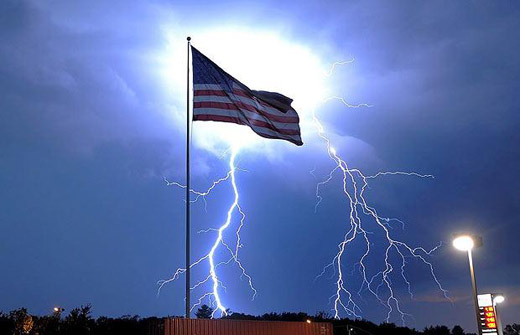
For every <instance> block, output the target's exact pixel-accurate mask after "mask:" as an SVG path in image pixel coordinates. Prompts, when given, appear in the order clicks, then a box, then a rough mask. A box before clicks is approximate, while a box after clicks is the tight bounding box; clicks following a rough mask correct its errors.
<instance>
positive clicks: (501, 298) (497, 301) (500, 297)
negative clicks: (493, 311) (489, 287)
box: [493, 294, 506, 304]
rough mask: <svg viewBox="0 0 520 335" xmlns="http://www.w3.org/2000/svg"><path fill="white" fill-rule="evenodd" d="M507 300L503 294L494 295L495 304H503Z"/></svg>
mask: <svg viewBox="0 0 520 335" xmlns="http://www.w3.org/2000/svg"><path fill="white" fill-rule="evenodd" d="M504 300H506V298H504V296H503V295H502V294H493V302H494V303H495V304H501V303H503V302H504Z"/></svg>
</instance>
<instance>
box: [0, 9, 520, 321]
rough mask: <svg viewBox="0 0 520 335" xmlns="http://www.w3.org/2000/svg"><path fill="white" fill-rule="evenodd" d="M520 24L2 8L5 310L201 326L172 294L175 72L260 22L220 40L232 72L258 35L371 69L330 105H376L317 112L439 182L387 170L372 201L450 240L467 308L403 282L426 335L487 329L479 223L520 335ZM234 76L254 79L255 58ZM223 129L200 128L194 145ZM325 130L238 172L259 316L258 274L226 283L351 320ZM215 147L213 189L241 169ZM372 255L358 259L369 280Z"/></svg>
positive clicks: (198, 177)
mask: <svg viewBox="0 0 520 335" xmlns="http://www.w3.org/2000/svg"><path fill="white" fill-rule="evenodd" d="M519 15H520V5H519V3H518V2H517V1H502V2H485V1H436V2H431V3H430V2H416V1H392V2H383V1H380V2H379V1H329V2H327V5H325V4H324V2H323V1H315V2H314V1H298V2H296V1H295V2H285V3H283V4H280V3H277V2H275V1H272V2H270V1H264V2H247V1H236V2H234V1H226V2H220V1H219V2H204V1H201V2H193V1H176V2H174V1H172V2H168V1H147V2H146V1H134V2H131V4H130V3H128V2H123V1H106V2H97V3H94V4H93V3H91V2H90V1H75V2H69V1H49V2H40V1H11V0H7V1H2V2H1V3H0V40H1V43H0V64H1V65H0V92H1V93H0V97H1V98H0V172H1V173H0V190H1V192H0V203H1V204H2V205H1V210H0V228H1V230H0V232H1V239H0V269H1V275H0V310H3V311H9V310H11V309H14V308H18V307H21V306H25V307H27V308H28V309H29V311H30V312H32V313H36V314H44V313H48V312H49V311H50V310H51V309H52V307H53V306H54V305H61V306H64V307H65V308H66V309H67V310H70V308H72V307H75V306H78V305H80V304H86V303H92V305H93V308H94V313H95V314H96V315H112V316H118V315H122V314H139V315H142V316H148V315H167V314H170V315H171V314H174V315H181V314H182V313H183V300H182V299H183V281H182V279H183V278H181V281H179V282H176V283H172V284H170V285H168V286H166V287H165V288H164V289H163V291H162V292H161V294H160V295H159V296H157V295H156V290H157V285H156V282H157V280H159V279H163V278H167V277H168V276H170V275H171V274H172V272H173V271H174V270H175V269H176V268H177V267H179V266H182V265H183V257H184V254H183V248H184V243H183V240H184V236H183V234H184V229H183V222H184V221H183V220H184V216H183V210H184V207H183V206H184V203H183V192H182V191H181V190H180V189H176V188H172V187H167V186H166V185H165V183H164V181H163V177H167V178H169V179H172V180H179V181H182V178H183V173H184V170H183V164H184V151H183V145H184V142H183V141H184V137H183V136H184V135H185V134H184V133H183V130H182V129H183V127H184V124H183V122H184V120H183V119H182V115H183V114H182V113H183V110H184V109H185V101H184V100H183V99H184V95H185V91H184V89H183V86H182V83H183V80H184V78H185V77H184V76H185V74H184V72H182V71H181V72H176V71H175V70H173V71H172V72H169V71H170V70H168V69H166V68H168V66H171V67H172V68H175V67H178V66H179V67H180V68H181V70H182V69H183V68H182V67H183V66H184V64H185V63H184V62H185V58H184V57H185V55H184V52H185V49H184V48H185V44H184V39H185V36H186V34H187V33H190V34H191V35H192V37H193V39H194V43H195V45H197V46H198V45H199V44H197V36H198V35H200V36H202V35H204V34H207V33H208V32H210V33H211V31H216V30H219V31H220V30H222V31H223V32H222V34H223V35H225V34H226V32H233V31H241V30H242V29H243V30H244V31H246V38H245V39H243V40H241V39H237V40H235V41H234V43H224V42H222V43H221V44H218V41H216V42H215V41H214V42H215V45H217V47H214V48H213V49H210V48H209V47H207V46H204V43H202V41H201V43H200V45H201V47H200V49H201V51H203V52H207V54H208V55H211V56H212V57H215V58H216V59H215V61H217V62H219V61H220V62H221V64H222V62H223V63H226V56H225V55H224V54H223V53H222V52H221V51H222V50H224V49H226V50H227V52H228V54H229V53H230V52H231V53H234V54H235V56H236V57H238V58H240V59H245V60H247V59H249V58H248V57H249V56H251V53H255V50H251V49H250V48H245V47H243V45H244V43H246V42H245V40H246V39H248V40H249V41H248V42H249V43H251V42H255V38H256V37H255V36H256V35H254V34H253V33H251V37H250V38H247V33H248V32H267V33H269V34H275V35H276V36H278V37H279V38H280V39H281V40H283V41H288V42H287V43H290V44H291V45H299V46H302V47H303V48H305V49H306V50H311V51H312V53H313V55H315V57H316V58H317V59H319V60H320V63H321V64H323V65H324V68H325V69H327V68H328V67H329V66H330V64H332V63H333V62H335V61H338V60H344V59H350V58H351V57H353V58H355V62H354V63H353V64H351V65H345V66H341V67H338V68H337V70H336V72H335V73H334V75H333V76H331V77H328V78H326V79H325V81H326V82H327V86H328V88H329V92H330V93H331V94H332V95H338V96H343V97H345V98H346V99H347V100H348V101H351V102H355V103H359V102H366V103H370V104H371V105H373V107H371V108H366V109H347V108H345V107H343V106H342V105H341V104H340V103H338V102H328V103H325V104H320V105H318V106H317V108H316V110H317V112H318V113H319V115H320V116H321V117H322V120H323V123H324V124H325V126H326V127H327V129H329V130H330V132H331V133H330V135H331V138H333V141H334V143H335V146H336V147H337V148H338V150H339V151H340V153H341V155H342V156H343V157H344V158H345V159H346V160H347V161H348V162H349V163H350V164H351V165H352V166H356V167H360V168H362V169H363V170H364V171H366V172H367V173H368V174H373V173H375V172H377V171H379V170H405V171H417V172H421V173H429V174H433V175H435V179H417V178H406V177H393V178H392V177H384V178H381V179H380V180H376V181H374V182H373V184H372V185H371V189H370V191H369V195H368V197H369V198H370V200H371V201H372V203H373V204H374V205H375V206H377V207H378V208H379V209H380V210H381V211H382V212H384V213H385V215H388V216H392V217H399V218H400V219H402V220H403V221H404V222H406V228H405V230H402V229H401V228H399V226H397V225H396V226H394V229H392V233H394V234H395V236H396V237H398V238H400V239H402V240H404V241H406V242H409V243H410V244H413V245H423V246H425V247H428V248H431V247H434V246H435V245H436V244H437V243H438V242H439V241H443V242H445V245H444V246H443V247H442V248H441V249H440V250H439V251H437V252H436V253H435V255H434V256H433V257H432V258H431V259H432V263H433V264H434V266H435V269H436V271H437V274H438V277H439V279H440V280H441V282H442V284H443V285H444V287H445V288H446V289H448V290H449V292H450V296H451V297H452V299H453V301H454V302H453V304H452V303H450V302H447V301H446V300H445V299H443V298H442V295H441V294H440V293H439V291H438V290H437V289H436V287H435V285H434V283H433V281H432V280H431V277H430V276H428V275H427V268H425V267H424V266H421V265H420V264H419V263H415V262H413V261H411V260H410V267H409V272H408V273H409V278H410V279H411V281H412V290H413V292H414V294H415V300H410V298H408V297H407V296H406V294H405V292H406V291H405V290H406V289H405V287H404V285H403V284H402V283H399V282H397V281H396V283H395V285H396V288H397V292H398V295H399V297H401V298H402V304H403V308H404V309H405V311H407V312H410V313H412V314H413V316H414V318H415V321H413V320H408V325H410V326H414V327H417V328H422V327H424V326H425V325H429V324H446V325H448V326H453V325H454V324H461V325H462V326H463V328H465V329H467V330H474V319H473V318H474V314H473V312H472V311H473V310H472V302H471V299H470V294H471V288H470V286H469V283H470V282H469V273H468V267H467V260H466V258H465V256H464V255H463V254H461V253H459V252H457V251H455V250H454V249H453V248H452V247H451V246H450V245H449V243H450V235H451V234H452V233H453V232H456V231H461V230H471V231H474V232H476V233H478V234H480V235H482V237H483V239H484V246H483V248H481V249H478V250H476V251H475V253H474V259H475V263H476V271H477V277H478V280H479V289H480V291H481V292H491V291H495V292H504V293H505V294H506V297H507V301H506V303H505V304H504V306H503V308H502V312H503V322H504V323H512V322H520V319H518V315H519V314H520V284H519V282H520V264H519V261H518V257H519V255H520V244H519V243H518V242H517V240H518V233H519V232H520V229H519V228H518V223H519V222H520V212H519V206H520V197H519V193H518V189H519V188H520V182H519V181H518V180H519V179H518V178H517V173H518V171H519V170H520V159H519V154H520V145H519V144H520V135H519V134H520V133H519V132H518V126H519V120H520V116H519V115H518V111H519V108H518V106H519V104H520V98H519V94H518V92H519V91H520V84H519V82H518V78H519V77H520V65H519V63H518V53H519V52H520V39H519V38H518V36H517V35H518V32H519V31H520V16H519ZM172 36H173V38H172ZM222 38H223V41H225V40H226V38H229V36H222ZM260 47H261V48H263V49H262V52H264V53H269V54H272V55H275V56H273V58H272V59H270V60H266V61H265V62H266V63H262V64H257V65H254V66H259V67H265V68H266V71H267V69H268V68H270V67H271V66H274V65H273V64H271V63H269V62H273V61H272V60H275V59H276V55H277V53H280V54H282V53H283V52H282V50H279V49H277V48H275V47H274V46H272V50H270V49H269V47H270V46H269V45H267V46H266V45H262V46H260V45H259V48H260ZM266 48H267V49H266ZM284 56H285V59H287V54H284ZM290 56H291V55H289V57H290ZM165 60H167V62H171V65H166V68H165ZM224 65H225V66H224ZM223 66H224V67H225V68H226V69H227V70H228V71H229V72H230V73H232V74H233V73H236V72H234V71H233V70H234V68H233V66H234V65H233V62H230V61H228V63H227V64H223ZM235 71H238V69H237V70H235ZM170 73H171V74H172V76H173V77H175V78H170V79H171V81H169V80H170V79H166V80H165V77H166V76H167V75H169V74H170ZM165 74H166V75H165ZM284 75H286V76H287V74H285V73H284V72H283V70H281V71H278V73H275V74H273V81H274V82H278V81H279V79H278V77H276V76H280V77H283V76H284ZM177 77H178V78H177ZM240 79H241V80H243V81H244V82H245V83H246V84H247V83H252V81H254V78H251V79H250V80H248V78H247V77H244V78H240ZM178 82H180V85H177V84H175V83H178ZM305 85H308V87H309V89H310V90H312V87H313V85H317V83H316V82H309V83H305ZM273 87H274V88H273ZM273 87H271V86H270V87H254V88H259V89H273V90H274V89H279V87H276V84H273ZM282 89H284V92H288V93H287V94H288V95H289V94H290V93H291V87H287V88H283V87H282ZM297 102H298V101H297V99H296V100H295V103H297ZM304 109H305V108H302V109H301V110H299V111H300V112H301V113H303V114H305V110H304ZM219 126H220V125H218V124H213V125H210V126H208V125H199V124H195V125H194V133H195V135H194V136H196V137H197V136H199V134H202V133H203V132H205V131H208V129H209V130H211V129H213V128H211V127H219ZM234 127H235V128H236V127H239V126H234ZM235 128H233V127H232V128H227V129H235ZM197 129H199V130H197ZM303 130H304V133H303V140H304V142H305V145H304V146H303V147H302V148H297V147H295V146H293V145H291V144H288V143H284V142H280V141H268V140H261V141H260V142H261V145H259V146H257V147H254V148H251V149H249V150H247V151H243V152H241V153H240V154H239V161H240V167H242V168H243V169H246V170H247V172H239V173H238V177H237V178H238V184H239V187H240V190H241V197H242V198H241V201H242V207H243V209H244V210H245V212H246V214H247V224H246V227H245V228H244V230H243V242H244V248H243V249H242V259H243V262H244V264H245V265H246V266H247V268H248V271H249V273H250V274H251V275H252V277H253V278H254V280H255V284H256V288H257V289H258V292H259V294H258V296H257V298H256V299H255V300H254V301H252V302H251V301H250V292H249V291H248V289H247V285H246V284H245V282H244V281H240V280H238V275H239V274H238V272H237V270H236V268H231V269H229V270H228V271H225V270H223V272H222V276H223V280H224V281H225V282H226V284H227V286H228V291H227V293H225V294H224V298H223V299H224V301H225V303H226V305H227V307H230V308H231V309H232V310H233V311H240V312H246V313H251V314H260V313H264V312H267V311H300V310H303V311H307V312H309V313H315V312H316V311H319V310H329V309H330V308H331V307H332V306H331V305H330V304H329V303H328V298H329V296H331V295H332V294H333V293H334V280H333V279H329V278H328V277H324V278H321V279H318V280H316V281H314V278H315V276H316V275H317V274H319V273H320V271H321V269H322V267H323V266H324V265H325V264H327V263H328V262H329V261H330V260H331V259H332V257H333V256H334V254H335V252H336V250H337V244H338V243H339V241H340V238H341V236H342V235H343V234H344V232H345V229H346V225H347V221H346V217H345V213H346V204H345V201H344V198H343V197H342V196H341V193H340V192H339V187H340V184H339V183H340V182H341V181H340V180H339V179H338V178H336V179H334V180H333V181H332V183H331V184H329V185H327V186H326V187H325V188H324V189H323V195H324V200H323V202H322V204H321V205H320V207H319V209H318V211H317V213H314V204H315V201H316V199H315V194H314V192H315V186H316V182H317V180H316V179H315V178H314V177H313V176H312V175H311V174H310V173H309V171H310V170H313V169H316V172H315V174H316V175H317V176H320V177H322V176H325V175H326V174H327V172H328V171H329V170H330V169H331V168H332V167H333V166H332V164H331V161H330V160H329V159H328V157H327V155H326V152H325V145H324V143H323V142H322V141H320V139H319V138H318V137H317V136H316V135H315V134H313V133H312V131H313V128H312V127H304V128H303ZM197 132H199V134H197ZM200 136H202V135H200ZM201 143H203V139H199V140H196V143H195V145H194V169H193V170H194V175H193V182H194V184H195V186H196V187H197V188H201V189H202V188H204V187H207V186H208V185H209V184H210V183H211V181H212V180H213V179H215V178H217V177H220V176H221V175H223V174H225V173H226V168H227V165H226V164H227V162H226V160H225V159H221V158H220V157H218V155H217V154H216V153H217V152H218V150H217V149H214V148H209V147H208V145H207V143H206V145H204V144H201ZM230 196H231V193H230V189H229V185H225V186H224V185H222V186H221V188H219V189H218V190H217V191H216V193H215V194H214V195H212V196H211V197H208V199H207V200H208V205H207V206H208V207H207V211H205V210H204V204H203V203H197V204H195V205H194V215H193V225H194V228H193V229H194V230H199V229H204V228H208V227H211V226H214V225H215V222H214V221H215V219H216V220H218V221H220V220H221V219H222V218H223V217H224V215H225V212H226V210H227V207H228V206H229V203H230ZM210 237H211V236H208V235H205V236H200V235H196V236H194V239H193V243H194V246H193V253H194V256H200V255H202V254H203V253H204V252H207V248H208V243H209V241H210ZM374 248H377V246H375V247H374ZM360 252H361V251H359V252H357V251H356V249H355V248H354V249H352V251H351V252H350V253H349V257H352V259H351V262H350V265H352V264H353V260H354V258H355V257H356V256H357V254H358V253H360ZM204 270H205V269H204ZM197 275H198V276H199V277H200V276H202V275H203V272H201V271H195V272H194V276H197ZM348 280H349V281H350V283H352V284H353V285H354V286H355V285H358V284H359V278H358V277H356V276H352V277H348ZM374 303H375V302H373V301H370V300H367V303H366V304H365V305H363V303H362V304H361V306H362V307H363V308H364V313H363V316H364V317H366V318H368V319H370V320H373V321H376V322H381V321H382V320H383V319H384V317H385V311H384V309H382V308H381V306H376V305H374ZM391 321H394V322H398V321H399V319H398V317H397V315H393V316H392V318H391Z"/></svg>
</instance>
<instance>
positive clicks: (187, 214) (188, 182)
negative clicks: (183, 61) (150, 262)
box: [186, 36, 191, 319]
mask: <svg viewBox="0 0 520 335" xmlns="http://www.w3.org/2000/svg"><path fill="white" fill-rule="evenodd" d="M187 40H188V53H187V55H188V61H187V67H186V319H189V318H190V308H191V303H190V204H191V203H190V41H191V37H189V36H188V38H187Z"/></svg>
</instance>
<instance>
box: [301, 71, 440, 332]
mask: <svg viewBox="0 0 520 335" xmlns="http://www.w3.org/2000/svg"><path fill="white" fill-rule="evenodd" d="M351 62H352V61H346V62H336V63H334V64H333V65H332V67H331V69H330V71H329V73H328V75H329V76H330V75H332V73H333V71H334V68H335V66H337V65H342V64H349V63H351ZM331 100H338V101H339V102H341V103H342V104H343V105H345V106H346V107H348V108H360V107H371V105H368V104H356V105H354V104H350V103H348V102H347V101H346V100H345V99H343V98H341V97H337V96H332V97H329V98H327V99H325V100H324V102H327V101H331ZM313 121H314V125H315V126H316V129H317V133H318V135H319V136H320V137H321V139H323V141H324V142H325V143H326V149H327V155H328V156H329V158H330V159H331V161H332V162H333V163H334V167H333V169H332V170H331V171H330V172H329V173H328V174H327V175H326V177H325V178H324V179H323V180H322V181H320V182H318V183H317V185H316V204H315V211H317V210H318V207H319V205H320V203H321V202H322V200H323V197H322V196H321V195H320V189H321V188H322V187H324V186H325V185H326V184H328V183H330V182H331V181H332V180H333V179H334V177H335V175H336V174H339V176H340V177H341V179H342V187H341V192H342V195H343V196H344V197H345V198H346V200H347V204H348V205H347V207H348V218H347V221H348V225H347V232H346V233H345V235H344V237H343V239H342V240H341V241H340V243H339V244H338V252H337V253H336V255H335V256H334V257H333V259H332V261H331V263H329V264H328V265H326V266H325V267H324V268H323V271H322V272H321V273H320V274H319V275H318V277H317V278H319V277H321V276H322V275H324V274H325V273H326V272H327V271H329V269H332V271H333V277H334V276H335V277H336V281H335V291H334V294H333V295H332V296H331V298H330V300H329V301H331V300H333V306H334V307H333V311H334V317H335V318H340V314H342V313H343V312H345V313H346V314H347V315H349V316H354V317H360V315H361V313H362V310H361V308H360V307H359V305H358V303H356V300H357V299H355V295H357V296H359V297H360V298H362V297H361V293H363V292H365V291H368V292H369V293H370V294H371V295H373V296H374V297H375V298H376V299H377V300H378V301H379V302H380V303H381V304H382V305H383V306H384V307H385V308H386V309H387V315H386V322H389V320H390V318H391V316H392V313H394V312H396V313H397V314H398V315H399V316H400V318H401V321H402V323H403V324H405V317H407V316H408V317H412V316H411V315H410V314H409V313H406V312H404V311H403V309H402V307H401V303H400V300H399V298H398V297H397V295H396V293H395V288H394V285H393V282H392V278H395V275H397V276H399V277H400V278H401V279H402V280H403V282H404V283H405V285H406V287H407V290H408V293H409V295H410V297H411V298H412V299H413V293H412V290H411V283H410V281H409V280H408V278H407V276H406V271H405V269H406V264H407V260H406V259H407V258H413V259H416V260H418V261H419V262H421V263H422V264H424V265H425V266H426V268H427V269H428V270H429V272H430V275H431V277H432V279H433V281H434V282H435V284H436V285H437V287H438V289H439V290H440V291H441V292H442V294H443V295H444V297H445V298H446V299H448V300H449V297H448V292H447V291H446V290H445V289H444V288H443V287H442V285H441V283H440V281H439V279H438V277H437V275H436V273H435V271H434V267H433V265H432V263H431V262H430V261H429V259H428V257H429V256H430V255H432V253H433V252H435V251H436V250H437V249H438V248H439V247H441V245H442V243H440V244H439V245H437V246H435V247H434V248H432V249H430V250H427V249H425V248H423V247H413V246H410V245H409V244H407V243H405V242H403V241H401V240H399V239H396V238H394V237H393V236H392V234H391V232H390V228H391V227H390V225H389V223H390V222H392V221H397V222H399V223H401V224H402V225H403V228H404V223H403V222H402V221H401V220H399V219H396V218H387V217H384V216H381V215H380V214H379V213H378V212H377V210H376V209H375V208H374V207H373V206H371V205H369V203H368V201H367V199H366V190H367V187H368V186H369V180H372V179H375V178H379V177H382V176H396V175H397V176H412V177H418V178H434V177H433V176H432V175H426V174H419V173H416V172H402V171H392V172H378V173H376V174H375V175H365V174H363V172H362V171H361V170H359V169H357V168H351V167H349V165H348V164H347V162H346V161H345V160H344V159H343V158H342V157H341V156H340V155H339V154H338V152H337V150H336V149H335V147H334V146H333V144H332V142H331V140H330V139H329V137H328V136H327V134H326V132H325V128H324V126H323V124H322V123H321V121H320V120H319V118H318V117H317V116H316V113H315V112H314V113H313ZM311 173H313V172H311ZM376 232H378V233H380V234H382V235H383V236H384V239H383V243H384V246H385V247H384V253H383V255H381V256H382V258H383V260H384V262H383V264H384V265H383V267H382V268H376V269H375V270H374V269H372V267H369V265H368V264H367V258H368V257H369V255H371V254H373V252H372V249H371V245H374V244H376V243H380V242H378V241H376V240H375V238H374V237H372V236H373V235H374V234H375V233H376ZM358 240H360V241H361V243H362V245H364V253H363V255H362V256H361V257H360V259H359V260H358V261H357V263H356V264H355V266H354V267H358V268H359V271H360V273H361V277H362V283H361V286H360V287H358V288H357V292H355V291H354V290H355V288H353V287H352V285H349V283H347V282H346V280H345V270H344V268H343V267H344V264H345V259H346V258H347V256H348V255H347V249H348V248H349V247H350V246H351V245H353V244H354V243H355V242H356V241H358ZM358 243H359V242H358ZM381 256H380V257H381ZM395 256H397V258H398V259H399V260H400V261H399V262H398V264H396V263H395V261H394V262H393V261H391V257H395ZM397 271H398V272H397ZM381 291H385V292H383V293H382V292H381ZM354 293H355V294H354Z"/></svg>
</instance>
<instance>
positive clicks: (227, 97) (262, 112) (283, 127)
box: [191, 47, 303, 145]
mask: <svg viewBox="0 0 520 335" xmlns="http://www.w3.org/2000/svg"><path fill="white" fill-rule="evenodd" d="M191 53H192V57H193V120H194V121H220V122H231V123H236V124H241V125H247V126H249V127H251V129H252V130H253V131H254V132H255V133H257V134H258V135H260V136H262V137H266V138H274V139H282V140H287V141H289V142H292V143H294V144H296V145H303V142H302V139H301V133H300V126H299V122H300V119H299V117H298V114H297V113H296V111H295V110H294V109H293V108H292V107H291V102H292V99H290V98H288V97H286V96H284V95H282V94H279V93H274V92H267V91H254V90H250V89H249V88H248V87H247V86H245V85H244V84H242V83H241V82H239V81H238V80H236V79H235V78H233V77H232V76H230V75H229V74H228V73H226V72H225V71H224V70H222V69H221V68H220V67H219V66H218V65H217V64H215V63H213V62H212V61H211V60H210V59H209V58H207V57H206V56H204V55H203V54H202V53H200V51H198V50H197V49H195V48H194V47H191Z"/></svg>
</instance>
